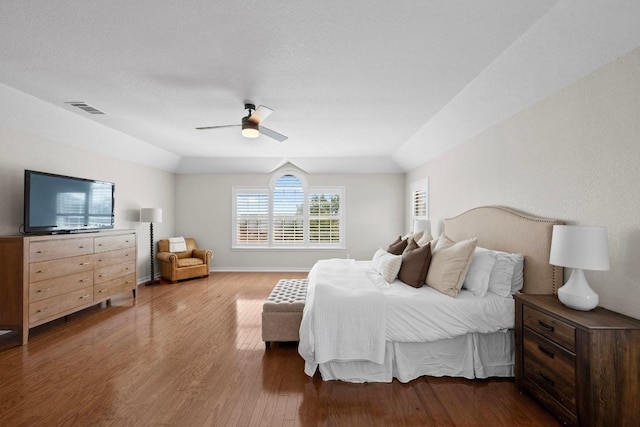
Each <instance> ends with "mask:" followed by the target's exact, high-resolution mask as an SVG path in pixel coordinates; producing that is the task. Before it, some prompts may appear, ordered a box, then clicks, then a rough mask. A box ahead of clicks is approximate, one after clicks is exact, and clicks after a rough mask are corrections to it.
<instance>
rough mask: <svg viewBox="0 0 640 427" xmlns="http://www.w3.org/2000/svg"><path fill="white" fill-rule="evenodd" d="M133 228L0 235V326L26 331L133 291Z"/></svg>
mask: <svg viewBox="0 0 640 427" xmlns="http://www.w3.org/2000/svg"><path fill="white" fill-rule="evenodd" d="M136 239H137V236H136V233H135V232H134V231H133V230H109V231H101V232H98V233H78V234H59V235H52V236H19V237H1V238H0V259H1V260H2V266H1V267H0V281H1V282H0V329H11V330H14V331H17V332H18V333H19V334H20V340H21V343H22V344H23V345H24V344H26V343H27V340H28V337H29V329H30V328H33V327H35V326H38V325H41V324H43V323H46V322H49V321H51V320H54V319H58V318H60V317H63V316H66V315H68V314H71V313H74V312H76V311H79V310H82V309H85V308H87V307H90V306H92V305H95V304H98V303H101V302H104V301H108V300H109V299H111V297H112V296H113V295H115V294H117V293H119V292H123V291H132V292H133V297H135V290H136V277H137V275H136V253H137V241H136Z"/></svg>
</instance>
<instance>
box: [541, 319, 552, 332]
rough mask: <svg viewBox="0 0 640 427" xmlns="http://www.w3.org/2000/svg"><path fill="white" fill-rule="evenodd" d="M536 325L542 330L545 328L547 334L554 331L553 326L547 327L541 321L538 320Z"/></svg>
mask: <svg viewBox="0 0 640 427" xmlns="http://www.w3.org/2000/svg"><path fill="white" fill-rule="evenodd" d="M538 325H540V326H542V327H543V328H545V329H546V330H547V331H549V332H553V329H554V328H553V326H551V325H547V324H546V323H544V322H543V321H542V320H538Z"/></svg>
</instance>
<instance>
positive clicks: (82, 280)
mask: <svg viewBox="0 0 640 427" xmlns="http://www.w3.org/2000/svg"><path fill="white" fill-rule="evenodd" d="M79 281H80V283H82V282H88V281H89V279H86V278H85V279H80V280H79Z"/></svg>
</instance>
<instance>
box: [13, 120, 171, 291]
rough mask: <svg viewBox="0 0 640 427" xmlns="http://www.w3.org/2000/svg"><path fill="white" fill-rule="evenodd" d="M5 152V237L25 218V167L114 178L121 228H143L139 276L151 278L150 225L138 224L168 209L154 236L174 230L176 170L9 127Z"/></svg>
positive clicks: (139, 249)
mask: <svg viewBox="0 0 640 427" xmlns="http://www.w3.org/2000/svg"><path fill="white" fill-rule="evenodd" d="M0 153H2V155H1V157H0V200H2V203H1V204H0V235H3V236H6V235H17V234H18V230H19V227H20V225H21V224H22V222H23V188H24V170H25V169H32V170H38V171H43V172H50V173H56V174H63V175H71V176H78V177H82V178H90V179H98V180H103V181H110V182H114V183H115V184H116V202H115V226H116V228H127V229H135V230H137V231H138V232H139V235H138V279H139V281H141V280H142V279H144V278H147V277H148V276H149V274H150V273H149V263H150V257H149V225H148V224H141V223H139V222H138V219H139V211H140V208H141V207H161V208H163V214H164V221H163V223H162V224H157V225H154V234H155V236H156V237H157V236H164V237H167V236H170V235H171V234H173V222H174V212H173V207H174V175H173V174H171V173H167V172H162V171H159V170H157V169H153V168H150V167H147V166H140V165H136V164H134V163H131V162H127V161H124V160H118V159H114V158H111V157H107V156H103V155H99V154H94V153H91V152H89V151H85V150H82V149H78V148H75V147H71V146H69V145H65V144H63V143H60V142H54V141H50V140H46V139H43V138H41V137H37V136H34V135H31V134H27V133H24V132H21V131H17V130H14V129H8V128H3V127H0ZM156 270H157V267H156Z"/></svg>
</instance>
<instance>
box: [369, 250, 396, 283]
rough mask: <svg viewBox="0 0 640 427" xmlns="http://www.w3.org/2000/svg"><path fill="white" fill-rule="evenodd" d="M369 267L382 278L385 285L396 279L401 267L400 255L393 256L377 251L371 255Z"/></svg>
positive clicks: (383, 251)
mask: <svg viewBox="0 0 640 427" xmlns="http://www.w3.org/2000/svg"><path fill="white" fill-rule="evenodd" d="M371 265H372V267H373V269H374V270H376V271H377V272H378V273H380V274H381V275H382V277H384V280H386V281H387V283H391V282H393V281H394V280H396V277H398V272H399V271H400V267H401V266H402V255H393V254H390V253H388V252H387V251H385V250H384V249H378V250H377V251H376V253H375V254H374V255H373V260H372V261H371Z"/></svg>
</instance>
